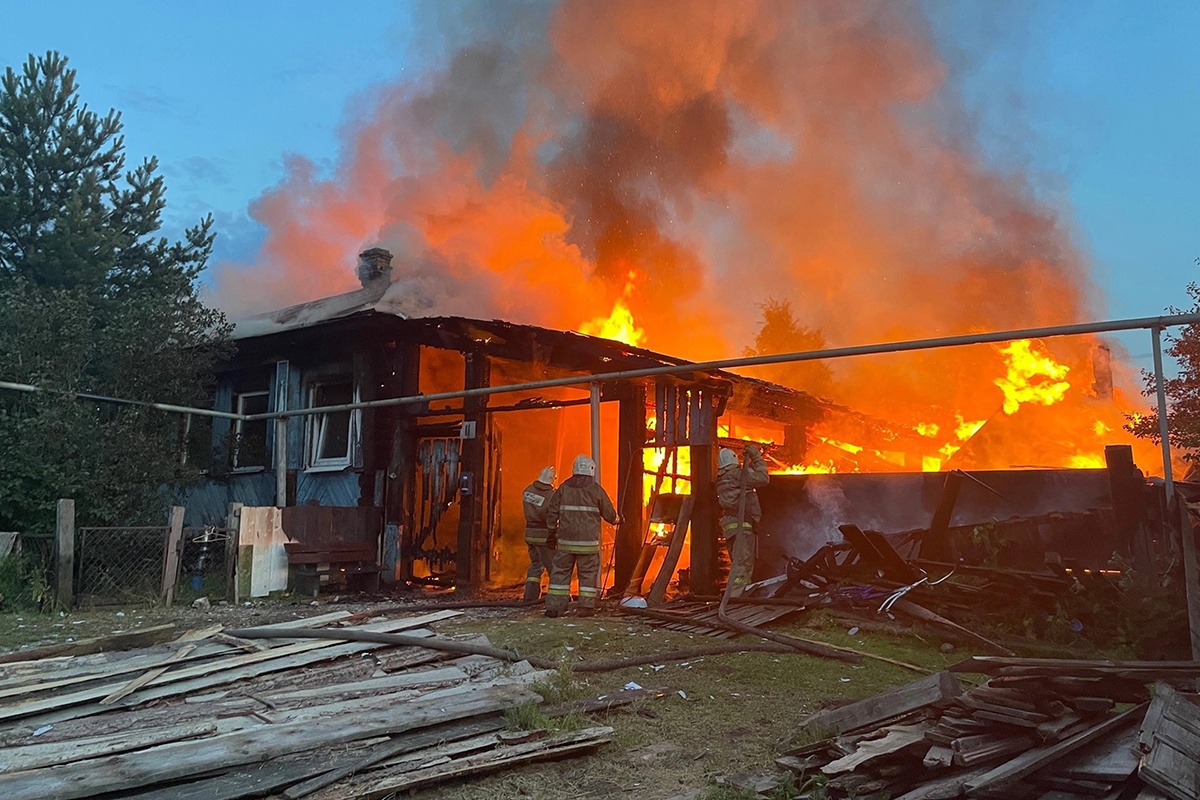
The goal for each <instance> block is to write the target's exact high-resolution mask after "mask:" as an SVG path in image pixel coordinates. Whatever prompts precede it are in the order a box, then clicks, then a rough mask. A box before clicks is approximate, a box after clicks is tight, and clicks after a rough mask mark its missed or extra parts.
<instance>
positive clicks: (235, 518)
mask: <svg viewBox="0 0 1200 800" xmlns="http://www.w3.org/2000/svg"><path fill="white" fill-rule="evenodd" d="M241 526H242V504H241V503H230V504H229V513H228V514H227V515H226V516H225V531H226V533H227V538H226V539H225V599H226V600H228V601H229V602H231V603H235V604H236V603H237V601H238V590H237V560H238V540H239V535H238V534H239V532H240V529H241Z"/></svg>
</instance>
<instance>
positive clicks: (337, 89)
mask: <svg viewBox="0 0 1200 800" xmlns="http://www.w3.org/2000/svg"><path fill="white" fill-rule="evenodd" d="M927 8H928V9H929V11H930V17H931V20H932V24H933V29H934V31H935V35H936V37H937V39H938V42H939V46H940V47H941V49H942V50H943V52H944V53H945V55H946V58H947V59H948V60H949V62H950V63H952V64H954V65H955V66H956V70H955V74H957V75H959V76H960V77H961V89H962V92H963V94H964V97H965V99H966V101H967V104H968V107H969V109H971V111H972V112H973V113H974V119H975V121H976V124H977V126H978V130H979V136H980V138H981V141H982V142H983V145H984V147H985V149H986V151H987V152H988V153H989V154H990V155H991V156H992V157H993V158H994V159H995V160H996V161H997V162H998V163H1001V164H1005V163H1007V164H1010V165H1012V166H1014V167H1025V166H1028V167H1032V172H1033V174H1034V175H1035V176H1036V177H1035V181H1034V183H1035V186H1036V187H1037V190H1038V192H1039V193H1040V194H1041V195H1043V196H1045V197H1046V198H1048V199H1049V200H1051V201H1052V202H1053V203H1054V204H1055V205H1056V206H1057V207H1059V208H1061V209H1062V210H1063V217H1064V222H1065V224H1067V225H1069V226H1070V228H1071V230H1072V231H1073V235H1074V236H1075V238H1076V240H1077V242H1078V243H1079V244H1080V246H1081V247H1082V249H1083V250H1084V252H1085V253H1087V254H1088V255H1089V257H1090V259H1091V261H1092V263H1093V265H1094V272H1095V275H1096V277H1097V280H1098V282H1099V284H1100V286H1101V288H1102V290H1103V291H1104V294H1105V298H1106V301H1105V303H1106V307H1107V316H1111V317H1134V316H1145V315H1153V314H1157V313H1160V312H1161V311H1162V309H1163V308H1164V307H1165V306H1167V305H1170V304H1186V302H1187V298H1186V295H1185V293H1184V288H1185V286H1186V285H1187V283H1188V282H1189V281H1191V280H1193V279H1195V278H1196V277H1197V276H1198V275H1200V270H1198V269H1197V267H1196V265H1195V263H1194V261H1195V259H1196V257H1197V256H1200V147H1198V145H1197V142H1198V141H1200V136H1198V134H1200V59H1197V58H1196V55H1195V53H1196V50H1195V47H1196V34H1197V31H1200V3H1195V2H1156V3H1153V4H1142V3H1134V2H1124V3H1120V2H1111V1H1102V2H1068V0H1047V2H1041V3H1027V4H1023V5H1019V6H1018V7H1016V9H1015V10H1014V7H1013V6H1012V5H1011V4H1007V3H985V4H979V5H977V4H971V3H963V2H957V0H929V2H928V3H927ZM414 9H415V7H414V6H413V5H406V4H398V3H395V2H373V1H369V0H368V1H362V0H360V1H359V2H355V3H350V4H337V5H335V4H327V3H314V2H287V3H284V2H249V3H247V2H240V3H233V2H225V1H223V0H214V2H209V3H206V4H203V5H201V6H195V5H191V4H186V5H185V4H180V3H162V2H145V1H143V2H135V1H133V0H114V1H113V2H109V3H104V4H100V5H97V4H90V3H87V4H85V3H83V2H37V3H34V2H20V1H18V0H9V2H7V3H6V4H5V8H4V14H3V22H2V23H0V64H2V65H17V64H19V63H20V62H21V61H23V60H24V58H25V57H26V56H27V54H28V53H30V52H34V53H41V52H44V51H45V50H47V49H56V50H59V51H61V52H63V53H64V54H66V55H68V56H69V57H70V59H71V62H72V64H73V65H74V66H75V67H76V68H77V69H78V71H79V76H80V83H81V86H82V90H83V95H84V98H85V100H87V101H88V102H89V103H90V104H91V105H92V106H93V107H95V108H99V109H101V110H106V109H107V108H109V107H115V108H117V109H119V110H120V111H121V112H122V114H123V116H124V121H125V136H126V143H127V147H128V150H129V152H130V155H131V156H132V157H135V158H140V157H141V156H143V155H146V154H150V153H154V154H157V155H158V157H159V159H160V161H161V162H162V168H163V172H164V174H165V176H166V178H167V185H168V189H169V195H168V200H169V205H168V208H169V219H168V223H169V224H170V225H171V227H172V228H173V229H176V230H177V229H179V228H181V227H182V226H183V225H184V224H186V223H190V222H192V221H194V220H195V219H197V218H199V217H200V216H202V215H203V214H205V213H208V212H209V211H211V212H212V213H213V215H214V216H215V217H216V219H217V224H218V231H219V234H220V238H219V244H218V248H219V249H218V255H219V256H224V257H233V258H238V257H247V256H248V255H250V254H252V253H253V252H254V250H255V247H256V245H257V243H258V241H259V238H260V232H259V231H258V230H257V228H256V225H255V224H254V223H253V222H252V221H251V220H250V219H249V217H248V216H247V206H248V204H249V202H250V201H251V200H252V199H253V198H255V197H256V196H258V195H259V194H260V193H261V192H262V191H263V190H264V189H266V188H268V187H270V186H272V185H274V184H275V183H277V182H278V181H279V180H280V178H281V177H282V175H283V158H284V156H285V155H286V154H288V153H301V154H304V155H306V156H307V157H309V158H311V159H313V160H314V161H315V162H316V163H317V164H318V165H322V164H324V165H328V164H330V163H332V161H333V160H334V159H335V158H336V157H337V150H338V132H339V126H340V125H341V124H342V123H343V122H344V121H345V120H346V119H347V112H348V110H349V109H351V108H352V107H353V104H354V103H355V102H356V99H359V100H361V98H362V97H363V94H364V92H367V91H369V90H370V88H371V87H372V86H375V85H378V84H380V83H383V82H390V81H395V80H397V79H400V78H403V77H406V76H410V77H411V76H415V75H418V74H419V73H420V72H421V69H422V65H423V64H428V63H429V61H430V58H431V54H433V53H434V52H436V49H437V42H436V41H433V40H432V39H431V38H430V37H429V32H428V29H425V28H421V29H420V30H423V31H425V32H424V33H421V34H418V33H416V32H415V31H416V30H418V28H417V27H416V26H415V25H414V19H415V10H414ZM459 13H469V11H468V12H464V11H463V8H462V7H461V6H460V8H459ZM1140 338H1141V337H1139V339H1140ZM1130 349H1131V351H1132V352H1133V354H1134V355H1135V356H1140V355H1143V354H1144V353H1146V352H1148V346H1146V345H1144V344H1142V343H1138V342H1136V341H1135V342H1131V343H1130ZM1139 360H1140V359H1139Z"/></svg>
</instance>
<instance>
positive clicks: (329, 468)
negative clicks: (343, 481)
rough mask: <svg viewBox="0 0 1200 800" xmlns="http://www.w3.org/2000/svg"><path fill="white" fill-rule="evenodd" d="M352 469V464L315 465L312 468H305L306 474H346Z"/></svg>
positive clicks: (347, 462)
mask: <svg viewBox="0 0 1200 800" xmlns="http://www.w3.org/2000/svg"><path fill="white" fill-rule="evenodd" d="M348 469H350V462H349V461H346V462H341V463H337V464H313V465H312V466H311V467H305V468H304V471H305V472H344V471H345V470H348Z"/></svg>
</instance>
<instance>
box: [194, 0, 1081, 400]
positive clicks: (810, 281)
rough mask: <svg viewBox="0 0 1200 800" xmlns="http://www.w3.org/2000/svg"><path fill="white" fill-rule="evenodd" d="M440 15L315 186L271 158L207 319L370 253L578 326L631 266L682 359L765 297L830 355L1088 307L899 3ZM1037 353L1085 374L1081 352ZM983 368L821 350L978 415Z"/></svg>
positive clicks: (493, 311) (1031, 201)
mask: <svg viewBox="0 0 1200 800" xmlns="http://www.w3.org/2000/svg"><path fill="white" fill-rule="evenodd" d="M440 5H441V4H439V6H440ZM446 5H449V4H446ZM436 7H437V6H435V7H433V8H436ZM454 9H455V10H454V11H453V12H452V13H454V14H456V15H457V16H455V17H451V16H446V12H444V11H442V12H437V16H436V18H435V19H433V21H432V22H431V28H430V29H431V30H434V31H438V32H439V33H440V34H441V35H443V36H444V38H443V39H441V40H440V42H439V43H448V44H447V47H446V49H445V51H444V58H442V60H441V66H440V67H439V68H438V69H436V70H434V71H432V72H429V73H426V74H425V75H424V76H423V77H421V78H419V79H417V80H414V81H402V82H398V83H397V84H395V85H392V86H388V87H384V88H382V89H380V90H379V91H378V92H377V93H376V94H375V95H373V96H372V97H371V98H369V99H368V100H367V101H366V102H364V103H363V104H362V107H361V111H360V112H359V113H358V114H357V115H356V116H355V117H354V118H353V119H352V120H351V121H350V123H349V125H348V126H347V128H346V134H345V150H344V152H343V154H342V158H341V161H340V163H339V164H338V166H337V167H336V169H335V170H334V171H333V174H332V175H331V176H329V177H319V176H318V175H317V170H316V169H315V167H314V166H313V164H312V163H310V162H309V161H307V160H305V159H303V158H299V157H295V158H293V159H292V160H291V161H290V162H289V166H288V175H287V177H286V179H285V180H284V181H283V183H282V184H281V185H279V186H278V187H276V188H274V189H272V190H270V191H268V192H266V193H265V194H264V195H263V196H262V197H261V198H259V199H258V200H257V201H256V202H255V204H254V206H253V209H252V211H253V214H254V216H255V217H256V219H258V220H260V221H261V222H262V223H263V224H264V225H265V226H266V228H267V237H266V241H265V243H264V245H263V248H262V251H261V252H260V253H259V254H258V257H257V258H256V259H255V263H254V264H253V267H252V268H248V267H240V266H236V265H224V266H222V267H220V268H219V270H218V289H219V293H220V297H221V299H222V301H223V302H224V304H225V305H226V307H227V308H229V309H230V310H231V311H233V312H235V313H236V312H244V311H251V310H263V309H264V308H270V307H276V306H280V305H284V304H287V303H291V302H299V301H302V300H307V299H311V298H314V297H317V296H321V295H324V294H328V293H331V292H336V291H345V290H349V289H352V288H355V285H356V284H355V279H354V273H353V270H352V265H353V264H354V261H355V254H356V253H357V252H358V251H359V250H361V249H363V248H365V247H370V246H383V247H387V248H389V249H391V250H392V251H393V252H394V253H395V254H396V259H395V262H394V263H395V274H394V279H395V281H396V283H395V285H394V286H393V287H392V289H391V290H390V292H389V296H388V299H389V300H390V301H391V302H392V303H393V304H394V305H395V307H397V308H398V309H400V310H402V311H405V312H406V313H410V314H461V315H467V316H478V317H493V316H494V317H501V318H505V319H509V320H513V321H517V322H530V323H536V324H542V325H548V326H552V327H558V328H576V327H578V326H579V325H580V324H581V323H583V322H585V321H587V320H590V319H593V318H595V317H597V316H605V315H607V314H608V312H609V311H610V309H611V308H612V304H613V301H614V300H615V299H616V298H617V297H618V296H620V295H621V294H622V292H623V290H624V289H625V287H626V286H627V285H629V284H632V287H633V288H632V291H631V292H630V293H629V296H628V303H629V305H630V307H631V308H632V310H633V314H634V317H635V319H636V320H637V323H638V324H639V325H640V326H641V327H643V328H644V329H645V331H646V344H647V346H649V347H651V348H653V349H657V350H661V351H664V352H669V353H672V354H674V355H680V356H686V357H692V358H705V357H718V356H725V355H730V354H733V353H737V352H739V351H741V349H742V348H743V347H744V346H746V345H747V344H748V343H750V342H752V341H753V340H754V334H755V329H756V327H757V324H758V323H759V320H760V318H761V314H760V307H761V304H762V303H763V302H764V301H766V300H768V299H775V300H781V301H782V300H786V301H788V302H789V303H790V304H791V307H792V310H793V311H794V312H795V315H796V318H797V319H798V320H799V322H800V323H801V324H802V325H803V326H805V327H806V328H810V329H814V330H817V331H819V332H820V334H821V335H822V336H823V337H824V340H825V341H826V342H828V343H829V344H830V345H831V346H836V345H843V344H853V343H864V342H871V341H884V340H891V339H903V338H912V337H920V336H932V335H946V334H953V333H964V332H968V331H972V330H986V329H997V328H1005V327H1027V326H1034V325H1044V324H1053V323H1060V322H1068V321H1076V320H1079V319H1082V318H1086V317H1089V316H1091V315H1092V314H1093V313H1094V312H1095V307H1094V303H1095V297H1094V294H1093V290H1092V288H1091V287H1092V284H1091V282H1090V278H1089V276H1088V274H1087V271H1086V268H1085V264H1084V263H1083V261H1082V259H1081V257H1080V255H1079V253H1078V252H1077V251H1076V250H1075V249H1074V248H1073V246H1072V244H1071V241H1070V237H1069V235H1068V232H1067V230H1066V229H1065V227H1064V225H1063V223H1062V221H1061V220H1060V219H1059V217H1058V214H1057V212H1056V210H1055V209H1053V208H1050V207H1047V206H1046V205H1044V204H1042V203H1040V202H1038V201H1037V200H1036V199H1035V197H1034V194H1033V192H1032V190H1031V189H1030V187H1029V185H1028V183H1027V181H1026V180H1025V178H1024V177H1023V176H1021V175H1014V174H1010V173H1007V172H1001V171H999V170H997V169H994V168H992V167H990V166H989V165H988V163H987V162H986V160H985V159H984V158H983V157H982V155H981V154H980V152H979V148H978V147H977V146H976V145H975V144H974V141H975V137H974V136H973V135H972V132H971V129H970V126H969V124H968V123H967V122H966V120H967V117H968V115H967V114H966V113H965V111H964V110H963V108H962V107H961V105H960V104H959V103H958V102H957V100H956V97H955V92H954V84H955V80H954V78H955V76H954V75H952V74H950V73H949V68H948V66H947V64H946V63H945V62H944V61H943V59H942V58H940V57H939V54H938V52H937V49H936V47H935V45H934V42H933V39H932V35H931V32H930V30H929V28H928V25H927V21H926V20H925V19H924V18H923V17H922V15H921V12H920V8H919V7H918V6H914V5H910V4H906V3H896V2H854V3H851V2H838V3H834V2H828V3H826V2H812V3H807V2H796V1H795V0H782V1H780V2H770V1H769V0H761V1H760V2H749V1H744V2H736V3H731V2H724V1H723V0H712V2H702V1H701V0H676V1H674V2H666V1H663V0H610V2H603V3H598V2H594V1H593V0H568V1H567V2H562V3H560V4H557V5H552V6H551V5H544V4H478V5H474V6H466V7H464V6H454ZM464 9H465V10H464ZM475 12H478V14H479V15H483V14H485V13H486V14H487V17H486V19H483V18H482V16H479V17H476V16H475ZM1055 347H1056V348H1058V350H1059V351H1060V352H1059V355H1060V357H1061V358H1062V359H1064V360H1066V361H1068V362H1070V363H1071V364H1072V365H1074V366H1076V367H1078V368H1079V370H1080V371H1086V369H1087V353H1088V349H1089V347H1090V344H1088V343H1080V344H1079V345H1077V346H1068V347H1066V348H1061V347H1059V346H1058V345H1055ZM1001 364H1002V361H1001V359H1000V357H999V356H998V355H997V354H996V353H994V352H993V351H981V350H979V349H975V350H960V351H944V352H939V353H937V354H927V355H919V356H916V355H914V356H906V357H903V358H896V359H875V360H870V361H855V362H843V363H839V364H835V365H834V366H833V370H834V373H835V378H836V381H837V382H836V387H837V388H836V389H835V390H834V391H835V394H837V395H838V397H836V398H835V399H841V400H845V401H847V402H852V403H853V404H854V405H855V406H856V407H858V408H861V409H863V410H866V411H869V412H870V411H883V410H887V411H890V412H892V414H893V415H894V414H895V413H896V412H897V411H902V412H903V413H902V414H901V415H902V416H904V415H908V416H911V417H913V418H914V419H913V421H915V419H916V418H917V417H919V416H920V415H921V413H923V410H924V409H928V408H931V407H935V406H936V407H943V406H944V407H945V408H947V409H950V408H953V409H960V408H968V407H970V406H971V405H972V403H974V404H975V405H977V406H979V408H978V409H975V410H971V411H970V414H973V415H976V416H980V417H986V416H988V415H990V414H991V413H992V412H993V411H994V410H995V405H996V391H995V388H994V387H993V386H992V385H991V383H990V381H991V378H992V377H993V376H994V375H995V374H997V373H998V372H1002V370H1003V368H1002V366H1001ZM1077 374H1078V373H1077ZM967 376H970V377H971V378H972V379H971V380H966V379H965V378H966V377H967ZM884 381H886V385H887V386H888V387H891V388H890V389H889V391H888V392H886V393H884V392H880V391H878V387H879V386H880V383H881V382H884ZM981 393H985V394H986V397H987V398H988V399H987V400H978V399H977V398H975V397H974V395H976V394H981ZM898 398H903V404H904V405H905V408H898V405H899V404H900V400H899V399H898ZM903 421H909V420H903Z"/></svg>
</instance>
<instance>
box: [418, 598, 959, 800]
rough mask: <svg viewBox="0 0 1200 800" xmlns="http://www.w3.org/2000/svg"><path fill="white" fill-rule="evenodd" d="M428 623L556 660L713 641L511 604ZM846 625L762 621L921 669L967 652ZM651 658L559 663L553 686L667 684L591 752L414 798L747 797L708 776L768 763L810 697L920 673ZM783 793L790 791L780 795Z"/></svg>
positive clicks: (745, 658)
mask: <svg viewBox="0 0 1200 800" xmlns="http://www.w3.org/2000/svg"><path fill="white" fill-rule="evenodd" d="M436 627H437V629H438V630H439V631H444V632H464V633H465V632H468V631H469V632H475V633H484V634H486V635H487V636H488V638H489V639H490V640H491V641H492V643H493V644H494V645H497V646H500V647H506V648H512V649H515V650H517V651H518V652H520V653H524V654H528V655H538V656H541V657H545V658H552V659H558V660H559V661H560V663H561V664H563V665H567V666H569V665H574V664H579V663H581V662H583V661H592V660H598V659H611V658H620V657H628V656H638V655H646V654H651V653H657V652H663V651H666V650H681V649H688V648H693V647H700V646H704V645H710V644H713V643H714V640H713V639H712V638H710V637H706V636H700V635H689V634H683V633H676V632H671V631H664V630H660V629H656V628H652V627H650V626H647V625H646V624H644V623H642V622H640V621H636V620H632V619H630V618H627V617H621V616H599V617H593V618H590V619H573V618H570V617H567V618H561V619H556V620H549V619H546V618H544V617H542V616H541V615H538V614H535V613H531V612H519V613H517V614H514V615H506V616H505V617H502V618H497V617H488V618H486V619H480V618H469V617H462V618H458V619H454V620H447V621H445V622H442V623H438V625H437V626H436ZM846 627H847V626H845V625H844V624H843V623H840V622H837V621H835V620H832V619H830V618H828V617H826V616H824V615H819V614H818V615H812V616H810V617H806V618H804V619H803V620H802V621H801V622H799V623H792V624H791V625H777V626H773V627H772V630H776V631H779V632H781V633H788V632H790V633H794V634H796V635H800V636H804V637H806V638H809V639H816V640H820V641H824V642H828V643H830V644H837V645H841V646H843V647H852V648H854V649H857V650H862V651H865V652H872V653H876V654H878V655H882V656H886V657H888V658H893V659H896V660H899V661H905V662H908V663H911V664H914V665H916V666H920V667H922V668H924V669H928V670H930V671H935V670H938V669H942V668H944V667H945V666H947V665H948V664H952V663H955V662H957V661H960V660H962V659H963V658H965V657H966V656H967V655H970V653H969V652H967V651H963V650H960V651H958V652H956V653H951V654H943V653H941V652H939V646H940V645H941V641H940V640H920V639H916V638H914V637H912V636H905V635H891V634H887V633H878V632H872V633H865V632H860V633H858V634H857V635H855V636H850V635H849V634H848V633H847V632H846ZM658 666H659V667H661V668H660V669H657V670H656V669H655V668H654V666H643V667H628V668H624V669H620V670H614V671H612V672H604V673H588V672H574V674H573V675H569V674H567V673H566V671H564V672H563V673H560V677H559V678H558V679H556V682H557V683H558V684H559V685H558V687H557V689H556V690H555V692H562V693H563V694H562V695H561V696H564V697H565V696H567V695H572V696H576V697H578V696H592V697H598V696H600V695H603V694H607V693H611V692H614V691H617V690H619V689H621V688H622V687H624V686H625V685H626V684H628V683H630V682H634V683H637V684H638V685H640V686H644V687H647V688H664V689H667V690H668V691H667V693H666V694H665V695H664V696H663V697H662V698H661V699H658V700H650V701H645V702H643V703H641V704H639V705H637V706H635V707H633V709H632V710H631V711H625V712H622V711H614V712H612V713H611V714H610V715H601V718H600V719H599V720H598V721H599V723H600V724H609V725H612V726H613V727H615V728H616V732H615V734H614V737H613V744H612V745H611V746H609V747H608V748H605V749H604V750H601V751H600V752H599V753H597V754H596V755H593V756H589V757H587V758H582V759H575V760H571V761H566V762H560V763H557V764H548V765H544V766H532V767H528V768H525V769H522V770H519V771H516V772H513V773H508V774H506V773H501V774H499V775H495V776H491V777H487V778H481V779H479V780H477V781H473V782H471V783H469V784H465V785H458V786H450V787H446V788H444V789H441V790H435V791H432V792H431V793H430V794H428V795H425V796H427V797H430V798H447V800H448V799H449V798H463V800H487V799H488V798H492V797H496V796H502V797H515V796H521V797H525V798H530V800H537V799H538V798H546V800H550V799H551V798H560V797H569V796H574V797H579V798H581V800H582V799H583V798H609V797H612V798H616V797H644V798H647V800H661V799H662V798H667V797H671V796H673V795H677V794H681V793H683V792H685V791H688V790H690V789H695V788H697V787H707V788H706V789H705V792H706V793H705V794H702V795H701V797H702V798H704V800H722V798H727V800H740V798H742V797H744V796H747V795H744V794H738V793H737V792H738V791H739V790H736V789H734V788H733V787H728V786H717V785H713V784H712V781H713V779H714V778H715V777H716V776H718V775H727V774H732V773H736V772H744V771H754V770H762V769H766V768H769V767H770V766H771V765H772V763H773V759H774V758H775V757H776V756H777V755H778V754H779V752H780V751H781V750H782V749H783V748H784V747H786V746H787V745H789V744H790V741H789V739H790V737H791V736H792V733H793V731H795V730H796V729H797V728H798V727H799V725H800V723H801V722H802V721H803V720H804V719H805V718H806V717H807V716H808V715H809V714H811V713H812V712H813V711H816V710H817V709H819V708H821V707H824V706H827V705H830V704H834V703H840V702H844V701H848V700H855V699H859V698H863V697H868V696H870V695H873V694H877V693H879V692H881V691H885V690H887V689H890V688H893V687H895V686H898V685H900V684H903V683H907V682H909V681H912V680H915V679H916V678H918V677H920V676H919V675H917V674H916V673H914V672H911V671H909V670H905V669H902V668H900V667H896V666H892V665H890V664H883V663H880V662H875V661H864V662H863V663H862V664H861V665H857V666H855V665H851V664H845V663H842V662H840V661H832V660H828V659H821V658H815V657H811V656H806V655H799V654H797V655H788V654H777V653H739V654H733V655H723V656H707V657H704V658H699V659H695V660H694V661H691V662H666V663H663V664H660V665H658ZM539 691H540V689H539ZM556 696H560V695H556ZM662 745H673V746H674V747H675V748H676V749H675V750H674V752H673V754H672V755H670V756H668V757H665V758H654V757H652V755H653V749H654V748H655V747H656V746H662ZM791 796H799V795H790V796H789V795H787V794H781V795H780V798H781V800H788V799H789V798H790V797H791Z"/></svg>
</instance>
